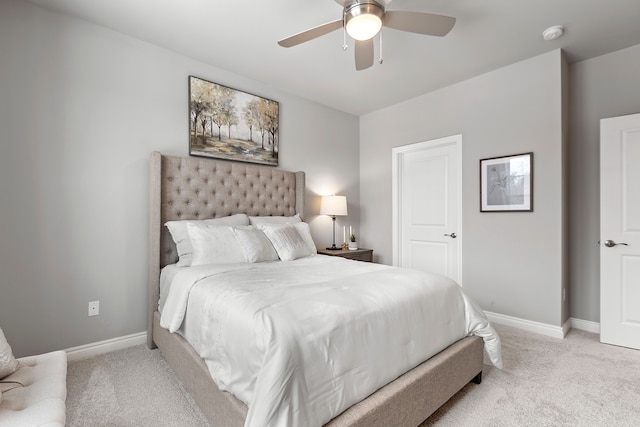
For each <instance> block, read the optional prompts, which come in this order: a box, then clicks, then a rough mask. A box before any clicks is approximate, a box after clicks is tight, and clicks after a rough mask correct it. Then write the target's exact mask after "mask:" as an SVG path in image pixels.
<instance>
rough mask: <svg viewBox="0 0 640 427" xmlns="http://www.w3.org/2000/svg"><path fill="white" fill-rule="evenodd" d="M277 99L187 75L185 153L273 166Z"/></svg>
mask: <svg viewBox="0 0 640 427" xmlns="http://www.w3.org/2000/svg"><path fill="white" fill-rule="evenodd" d="M279 110H280V105H279V103H278V102H277V101H274V100H271V99H268V98H263V97H261V96H257V95H253V94H250V93H247V92H242V91H240V90H237V89H232V88H230V87H227V86H223V85H220V84H217V83H214V82H210V81H208V80H205V79H201V78H199V77H195V76H189V155H191V156H201V157H214V158H218V159H225V160H234V161H240V162H249V163H259V164H264V165H271V166H277V165H278V157H279V151H280V138H279V114H280V113H279Z"/></svg>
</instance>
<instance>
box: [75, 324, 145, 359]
mask: <svg viewBox="0 0 640 427" xmlns="http://www.w3.org/2000/svg"><path fill="white" fill-rule="evenodd" d="M146 342H147V331H144V332H138V333H137V334H131V335H125V336H123V337H118V338H112V339H110V340H105V341H98V342H94V343H91V344H85V345H81V346H78V347H72V348H68V349H66V350H65V352H66V353H67V360H68V361H69V362H73V361H75V360H80V359H86V358H87V357H92V356H97V355H99V354H104V353H110V352H112V351H116V350H122V349H123V348H127V347H133V346H134V345H140V344H146Z"/></svg>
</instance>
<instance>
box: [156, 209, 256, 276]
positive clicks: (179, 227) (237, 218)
mask: <svg viewBox="0 0 640 427" xmlns="http://www.w3.org/2000/svg"><path fill="white" fill-rule="evenodd" d="M190 222H193V223H199V224H205V225H249V217H248V216H247V215H245V214H236V215H231V216H225V217H221V218H211V219H203V220H183V221H167V222H166V223H165V226H166V227H167V228H168V229H169V233H171V237H172V238H173V242H174V243H175V244H176V248H177V250H178V266H180V267H188V266H190V265H191V259H192V253H193V248H192V246H191V239H190V238H189V233H188V232H187V224H188V223H190Z"/></svg>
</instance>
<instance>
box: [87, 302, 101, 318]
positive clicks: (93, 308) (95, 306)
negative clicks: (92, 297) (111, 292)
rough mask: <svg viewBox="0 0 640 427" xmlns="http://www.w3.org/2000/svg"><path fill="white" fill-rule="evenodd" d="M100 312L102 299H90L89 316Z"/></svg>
mask: <svg viewBox="0 0 640 427" xmlns="http://www.w3.org/2000/svg"><path fill="white" fill-rule="evenodd" d="M98 314H100V301H89V314H88V316H97V315H98Z"/></svg>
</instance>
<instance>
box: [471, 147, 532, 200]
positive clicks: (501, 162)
mask: <svg viewBox="0 0 640 427" xmlns="http://www.w3.org/2000/svg"><path fill="white" fill-rule="evenodd" d="M480 212H533V153H532V152H529V153H521V154H513V155H509V156H501V157H491V158H487V159H481V160H480Z"/></svg>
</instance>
